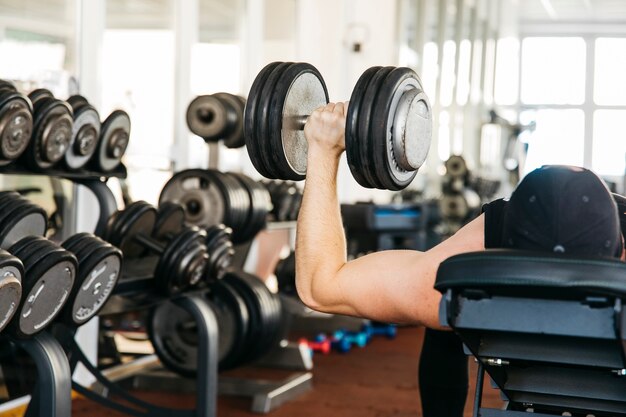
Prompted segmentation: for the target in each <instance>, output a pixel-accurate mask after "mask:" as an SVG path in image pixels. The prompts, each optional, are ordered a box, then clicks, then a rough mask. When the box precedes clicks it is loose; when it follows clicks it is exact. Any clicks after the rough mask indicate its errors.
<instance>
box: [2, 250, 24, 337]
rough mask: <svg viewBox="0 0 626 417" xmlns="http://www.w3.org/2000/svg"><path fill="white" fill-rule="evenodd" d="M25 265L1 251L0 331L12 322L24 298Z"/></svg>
mask: <svg viewBox="0 0 626 417" xmlns="http://www.w3.org/2000/svg"><path fill="white" fill-rule="evenodd" d="M23 276H24V265H23V264H22V262H21V261H20V260H19V259H18V258H16V257H15V256H13V255H11V254H9V253H8V252H7V251H4V250H0V331H2V330H3V329H4V328H5V327H6V326H7V325H8V324H9V322H10V321H11V319H12V318H13V316H14V315H15V313H16V312H17V310H18V306H19V304H20V298H21V297H22V283H21V282H22V277H23Z"/></svg>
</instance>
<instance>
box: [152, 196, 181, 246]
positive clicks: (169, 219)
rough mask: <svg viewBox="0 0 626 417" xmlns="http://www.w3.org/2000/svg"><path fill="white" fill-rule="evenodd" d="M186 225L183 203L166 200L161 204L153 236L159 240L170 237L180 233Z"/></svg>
mask: <svg viewBox="0 0 626 417" xmlns="http://www.w3.org/2000/svg"><path fill="white" fill-rule="evenodd" d="M184 225H185V208H184V207H183V206H182V204H178V203H173V202H171V201H166V202H164V203H163V204H160V205H159V210H158V212H157V217H156V222H155V224H154V229H153V231H152V237H153V238H155V239H157V240H165V239H170V238H171V237H173V236H174V235H176V234H178V233H180V232H181V231H182V230H183V227H184Z"/></svg>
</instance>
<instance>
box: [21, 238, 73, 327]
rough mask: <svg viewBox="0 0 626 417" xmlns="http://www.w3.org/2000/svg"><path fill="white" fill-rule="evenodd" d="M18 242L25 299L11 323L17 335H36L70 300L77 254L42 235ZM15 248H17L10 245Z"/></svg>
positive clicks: (22, 300)
mask: <svg viewBox="0 0 626 417" xmlns="http://www.w3.org/2000/svg"><path fill="white" fill-rule="evenodd" d="M26 239H28V241H27V243H26V244H20V242H18V243H17V244H16V245H15V246H18V245H19V247H20V250H19V251H17V250H15V253H14V254H15V256H18V257H20V258H21V259H22V262H23V263H24V279H23V282H22V299H21V303H20V307H19V309H18V313H17V314H16V316H15V317H14V319H13V320H12V321H11V324H10V325H9V326H10V327H9V329H10V331H11V332H12V333H13V334H14V335H16V336H18V337H29V336H33V335H35V334H37V333H39V332H41V331H42V330H44V329H45V328H46V327H47V326H48V325H49V324H50V323H51V322H52V320H54V318H55V317H56V316H57V315H58V314H59V313H60V311H61V309H62V308H63V306H64V305H65V303H66V302H67V300H68V298H69V294H70V292H71V290H72V285H73V283H74V277H75V275H76V267H77V261H76V258H75V257H74V255H72V254H71V253H70V252H68V251H66V250H64V249H63V248H61V247H59V246H58V245H56V244H54V243H53V242H51V241H49V240H47V239H45V238H42V237H27V238H26ZM9 252H14V249H13V248H11V249H9Z"/></svg>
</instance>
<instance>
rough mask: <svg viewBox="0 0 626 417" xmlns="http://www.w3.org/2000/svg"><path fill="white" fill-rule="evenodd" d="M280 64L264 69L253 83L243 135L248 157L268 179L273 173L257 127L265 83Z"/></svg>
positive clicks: (275, 63) (245, 115)
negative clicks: (268, 165)
mask: <svg viewBox="0 0 626 417" xmlns="http://www.w3.org/2000/svg"><path fill="white" fill-rule="evenodd" d="M279 64H281V63H280V62H272V63H270V64H267V65H266V66H265V67H263V69H262V70H261V71H260V72H259V74H258V75H257V76H256V78H255V79H254V82H253V83H252V87H251V88H250V93H249V94H248V101H247V102H246V108H245V110H244V125H243V134H244V137H245V141H246V149H247V151H248V155H249V156H250V160H251V161H252V164H253V165H254V167H255V168H256V170H257V171H259V173H260V174H261V175H263V176H264V177H267V178H270V177H271V172H270V170H269V168H268V167H267V165H266V162H265V159H264V158H263V157H262V150H263V146H262V144H263V141H264V140H265V139H264V138H262V137H261V132H259V130H258V127H257V126H258V123H257V113H258V111H259V106H260V100H261V93H262V91H263V87H264V86H265V82H266V81H267V78H268V77H269V75H270V73H271V72H272V71H273V70H274V69H275V68H276V67H277V66H278V65H279Z"/></svg>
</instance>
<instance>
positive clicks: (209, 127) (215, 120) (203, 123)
mask: <svg viewBox="0 0 626 417" xmlns="http://www.w3.org/2000/svg"><path fill="white" fill-rule="evenodd" d="M228 105H229V103H225V102H224V101H223V100H221V99H220V97H218V96H217V95H204V96H198V97H196V98H195V99H193V100H192V101H191V103H189V106H188V107H187V126H188V127H189V130H190V131H191V133H193V134H195V135H198V136H200V137H201V138H203V139H204V140H205V141H207V142H214V141H215V142H216V141H218V140H219V139H223V138H224V135H226V134H227V131H228V124H229V122H230V123H233V122H234V120H230V121H229V116H230V117H231V118H232V117H234V116H233V112H234V111H235V109H234V108H233V109H232V111H231V112H230V114H229V111H228V110H229V109H227V106H228Z"/></svg>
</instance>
